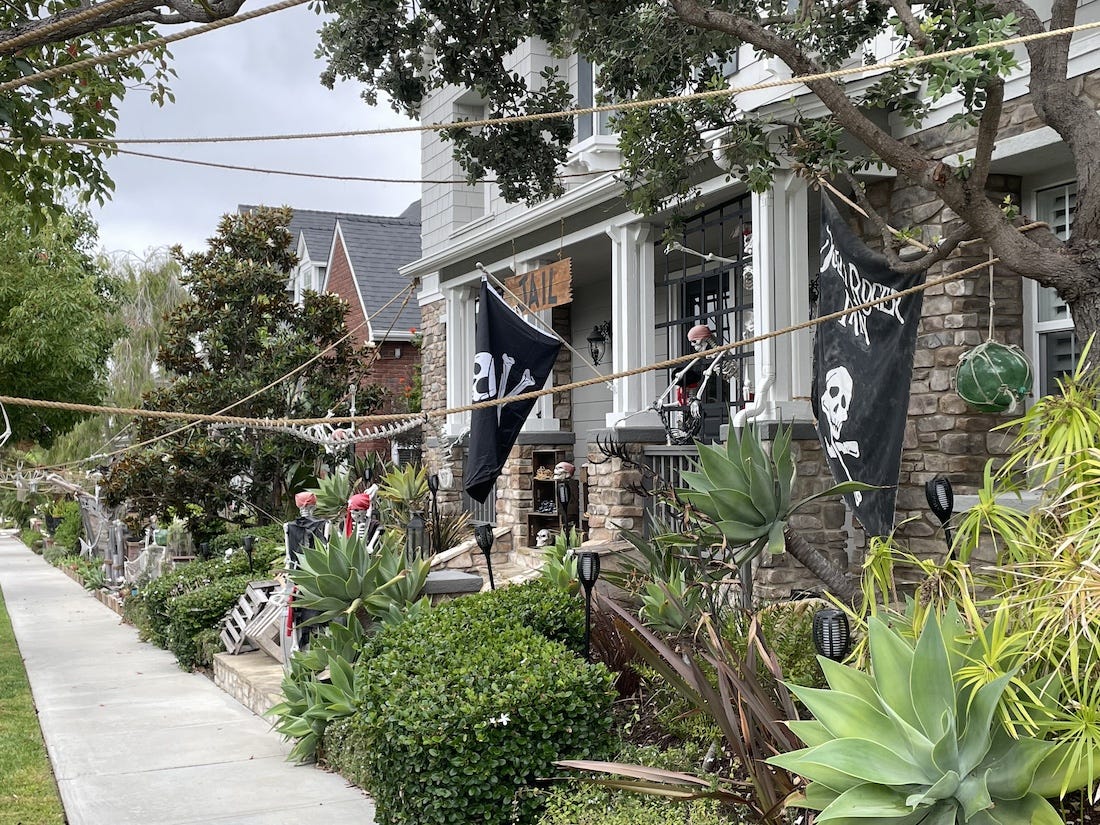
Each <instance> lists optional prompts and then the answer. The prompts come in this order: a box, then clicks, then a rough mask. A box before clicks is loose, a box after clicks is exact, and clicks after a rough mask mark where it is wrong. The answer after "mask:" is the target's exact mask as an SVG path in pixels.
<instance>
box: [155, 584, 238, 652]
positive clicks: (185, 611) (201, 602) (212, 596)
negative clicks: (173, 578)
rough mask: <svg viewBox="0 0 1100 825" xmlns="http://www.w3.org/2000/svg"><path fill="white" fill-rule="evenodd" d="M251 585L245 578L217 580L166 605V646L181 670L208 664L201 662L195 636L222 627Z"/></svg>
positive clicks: (197, 640)
mask: <svg viewBox="0 0 1100 825" xmlns="http://www.w3.org/2000/svg"><path fill="white" fill-rule="evenodd" d="M250 581H252V577H251V576H249V575H248V574H244V575H237V576H230V577H229V578H225V579H216V580H214V581H213V582H211V583H210V584H207V585H204V586H202V587H198V588H196V589H194V590H191V591H190V592H188V593H183V594H181V595H179V596H176V597H175V598H173V599H170V600H169V601H168V606H167V610H166V616H167V619H168V627H167V632H166V634H165V642H166V646H167V648H168V649H169V650H171V651H172V652H173V653H174V654H176V659H177V661H179V663H180V667H182V668H184V669H185V670H190V669H192V668H194V667H197V666H199V665H201V664H209V661H207V662H202V661H201V655H200V644H201V642H202V640H201V639H199V638H198V636H199V634H200V633H201V632H202V631H204V630H210V629H211V628H215V627H217V626H218V625H219V624H220V623H221V620H222V619H223V618H224V617H225V614H226V613H228V612H229V611H230V610H231V609H232V607H233V605H235V604H236V603H237V599H239V598H240V597H241V595H242V594H243V593H244V591H245V588H246V587H247V586H248V583H249V582H250Z"/></svg>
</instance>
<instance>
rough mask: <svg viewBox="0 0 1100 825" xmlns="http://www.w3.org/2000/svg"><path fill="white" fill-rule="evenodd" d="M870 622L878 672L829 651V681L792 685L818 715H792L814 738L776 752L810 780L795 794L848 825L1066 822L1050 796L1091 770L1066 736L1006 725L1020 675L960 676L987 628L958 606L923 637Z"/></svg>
mask: <svg viewBox="0 0 1100 825" xmlns="http://www.w3.org/2000/svg"><path fill="white" fill-rule="evenodd" d="M868 625H869V647H870V661H871V672H870V673H869V674H868V673H864V672H862V671H859V670H856V669H854V668H850V667H846V666H844V665H841V664H839V663H837V662H833V661H831V660H829V659H825V658H819V661H820V663H821V667H822V669H823V671H824V673H825V677H826V679H827V680H828V683H829V688H828V689H821V690H818V689H812V688H803V687H797V686H792V687H791V690H792V692H794V693H795V695H796V696H797V697H798V698H799V699H800V700H801V701H802V702H803V703H804V704H805V705H806V707H807V708H809V709H810V711H811V712H812V713H813V714H814V716H815V717H816V718H815V719H814V720H813V721H792V722H790V723H789V726H790V728H791V730H792V731H793V732H794V733H795V734H797V735H798V737H799V738H801V739H802V740H803V742H805V743H806V744H807V745H808V746H809V747H807V748H804V749H802V750H797V751H793V752H791V753H786V754H780V755H778V756H773V757H771V758H770V759H768V762H769V763H770V764H772V765H775V766H778V767H781V768H784V769H786V770H789V771H792V772H794V773H797V774H800V775H801V776H803V777H804V778H805V779H808V780H810V782H809V784H808V785H807V786H806V788H805V790H804V791H803V793H802V794H800V795H797V796H795V797H793V798H792V800H789V802H788V804H792V805H795V806H798V807H806V808H811V809H814V810H817V811H820V812H821V813H819V814H818V815H817V816H816V821H817V822H818V823H826V822H833V823H838V825H850V823H867V822H872V821H874V822H891V823H902V824H904V825H909V823H927V825H951V823H968V825H1063V823H1062V819H1061V817H1060V816H1059V815H1058V813H1057V812H1056V811H1055V809H1054V808H1053V807H1052V806H1051V805H1050V803H1048V802H1047V801H1046V797H1049V796H1056V795H1058V794H1059V793H1064V792H1065V791H1066V790H1072V789H1074V788H1076V787H1081V786H1083V784H1085V783H1087V778H1086V777H1083V776H1072V777H1071V776H1068V775H1067V773H1066V766H1067V765H1068V764H1069V763H1068V762H1067V761H1066V759H1065V757H1066V753H1065V751H1064V747H1063V746H1061V745H1059V744H1057V743H1054V742H1048V741H1044V740H1042V739H1038V738H1033V737H1030V736H1027V735H1016V736H1013V735H1012V733H1010V731H1009V730H1008V729H1007V728H1006V727H1005V726H1004V724H1003V723H1002V720H1001V717H1000V715H999V713H998V707H999V704H1000V702H1001V699H1002V696H1003V695H1004V693H1005V691H1006V689H1007V688H1008V686H1009V683H1010V682H1011V680H1012V678H1013V674H1011V673H1006V674H1002V675H1001V676H999V677H997V678H996V679H993V680H992V681H988V682H983V683H980V684H974V683H971V682H968V681H967V680H965V679H960V678H958V674H959V671H960V670H961V669H962V668H964V667H965V666H966V665H967V663H969V662H971V661H973V660H974V658H975V653H974V648H975V647H976V646H978V645H979V643H978V641H977V640H976V636H980V635H981V631H982V629H980V628H979V629H978V630H977V632H975V631H968V630H967V628H966V626H965V624H964V622H963V621H962V619H961V618H960V615H959V612H958V610H957V609H954V608H950V609H948V611H947V612H946V613H945V614H944V615H942V616H941V615H938V614H937V615H933V616H930V617H929V618H928V620H927V621H926V622H925V624H924V628H923V629H922V631H921V633H920V636H919V637H918V638H917V640H916V642H915V644H914V643H913V642H911V641H908V640H906V639H905V638H904V637H902V636H901V635H899V634H898V633H896V632H895V631H894V630H893V629H891V627H890V626H889V625H887V624H886V623H885V622H884V621H882V620H881V619H879V618H877V617H872V618H871V620H870V621H869V623H868ZM1035 695H1036V698H1037V699H1038V700H1039V701H1040V702H1043V703H1047V704H1053V700H1054V696H1053V694H1052V693H1046V694H1044V693H1042V692H1039V693H1036V694H1035Z"/></svg>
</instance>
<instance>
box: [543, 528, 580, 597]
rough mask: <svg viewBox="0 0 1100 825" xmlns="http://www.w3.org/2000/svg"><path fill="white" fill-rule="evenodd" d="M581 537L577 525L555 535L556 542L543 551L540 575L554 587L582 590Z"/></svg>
mask: <svg viewBox="0 0 1100 825" xmlns="http://www.w3.org/2000/svg"><path fill="white" fill-rule="evenodd" d="M580 546H581V537H580V534H579V533H578V532H577V530H576V528H575V527H570V528H569V529H568V530H567V531H566V532H564V533H558V534H557V535H555V536H554V543H553V544H552V545H550V546H549V547H547V548H546V549H545V550H543V552H542V569H541V570H540V571H539V575H540V576H541V577H542V578H544V579H546V580H547V581H549V582H550V583H551V584H552V585H553V586H554V587H557V588H558V589H560V590H566V591H568V592H570V593H576V592H577V591H578V590H580V580H579V579H578V578H577V554H576V553H575V552H574V551H575V550H576V549H577V548H578V547H580Z"/></svg>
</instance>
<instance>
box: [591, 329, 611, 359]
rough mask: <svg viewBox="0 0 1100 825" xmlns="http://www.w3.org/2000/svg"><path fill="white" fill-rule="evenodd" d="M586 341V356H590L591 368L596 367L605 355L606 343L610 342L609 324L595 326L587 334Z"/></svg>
mask: <svg viewBox="0 0 1100 825" xmlns="http://www.w3.org/2000/svg"><path fill="white" fill-rule="evenodd" d="M587 340H588V354H589V355H591V356H592V366H594V367H598V366H599V365H600V362H601V361H602V360H603V359H604V356H606V355H607V342H608V341H610V340H611V322H610V321H605V322H604V323H602V324H596V326H594V327H592V332H590V333H589V334H588V339H587Z"/></svg>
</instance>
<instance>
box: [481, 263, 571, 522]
mask: <svg viewBox="0 0 1100 825" xmlns="http://www.w3.org/2000/svg"><path fill="white" fill-rule="evenodd" d="M475 343H476V345H477V354H476V355H475V356H474V385H473V395H472V397H471V400H472V401H473V402H474V403H476V402H479V401H487V400H489V399H491V398H506V397H508V396H510V395H520V394H521V393H527V392H532V391H534V390H537V389H539V388H540V387H542V385H543V384H545V383H546V379H547V378H548V377H549V376H550V370H551V369H553V366H554V361H555V360H556V359H557V357H558V351H559V350H560V349H561V341H559V340H558V339H557V338H554V337H553V336H550V335H547V334H546V333H544V332H542V331H540V330H538V329H536V328H535V327H533V326H532V325H531V324H529V323H528V322H527V321H525V320H524V319H523V318H521V317H520V316H519V315H517V314H516V313H515V312H514V311H513V310H512V309H511V307H509V306H508V305H507V304H506V303H504V301H503V300H502V299H501V297H500V296H499V295H497V293H496V292H495V291H494V290H492V289H489V284H488V282H487V281H486V280H485V279H482V281H481V297H480V300H479V303H478V311H477V331H476V335H475ZM535 400H536V399H534V398H529V399H527V400H525V401H513V402H512V403H509V404H502V405H500V406H496V407H487V408H485V409H480V410H474V411H473V412H472V413H471V414H470V452H469V455H468V456H467V458H466V470H465V473H464V474H463V479H462V481H463V485H464V486H465V488H466V493H467V494H468V495H469V496H470V498H472V499H474V500H476V501H485V499H486V497H487V496H488V495H489V491H490V490H492V489H493V484H494V483H495V482H496V480H497V476H499V475H500V469H501V467H503V466H504V462H505V460H506V459H507V458H508V453H509V452H511V450H512V445H513V444H515V443H516V437H517V436H518V435H519V431H520V428H521V427H522V426H523V422H524V421H526V420H527V416H528V415H529V414H530V412H531V409H532V408H533V407H534V406H535Z"/></svg>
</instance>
